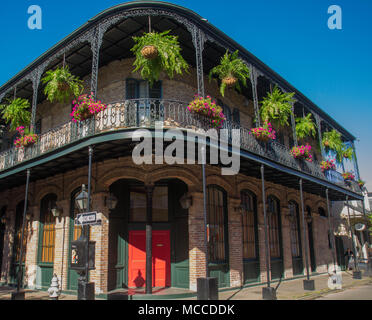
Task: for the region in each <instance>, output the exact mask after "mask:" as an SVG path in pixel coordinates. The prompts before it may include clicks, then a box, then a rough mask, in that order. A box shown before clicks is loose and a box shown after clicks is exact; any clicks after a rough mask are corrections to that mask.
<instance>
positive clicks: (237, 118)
mask: <svg viewBox="0 0 372 320" xmlns="http://www.w3.org/2000/svg"><path fill="white" fill-rule="evenodd" d="M233 121H234V122H235V123H236V124H237V125H240V112H239V109H238V108H234V111H233Z"/></svg>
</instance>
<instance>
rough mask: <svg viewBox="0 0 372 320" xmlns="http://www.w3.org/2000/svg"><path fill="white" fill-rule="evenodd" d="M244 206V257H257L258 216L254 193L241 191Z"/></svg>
mask: <svg viewBox="0 0 372 320" xmlns="http://www.w3.org/2000/svg"><path fill="white" fill-rule="evenodd" d="M241 201H242V206H243V259H257V257H258V252H257V217H256V212H255V198H254V195H253V194H252V193H251V192H250V191H248V190H243V191H242V192H241Z"/></svg>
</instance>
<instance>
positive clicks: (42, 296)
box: [0, 271, 372, 300]
mask: <svg viewBox="0 0 372 320" xmlns="http://www.w3.org/2000/svg"><path fill="white" fill-rule="evenodd" d="M304 279H306V278H301V279H295V280H288V281H283V282H282V283H280V285H279V287H278V289H277V298H278V300H312V299H316V298H319V297H321V296H323V295H326V294H328V293H334V292H340V291H342V290H345V289H347V288H351V287H355V286H360V285H364V284H368V283H372V277H367V276H365V275H364V272H363V278H362V279H360V280H357V279H353V277H352V272H350V271H347V272H345V271H344V272H342V289H341V290H331V289H329V288H328V274H323V275H317V276H312V277H311V279H312V280H315V290H314V291H305V290H304V289H303V280H304ZM277 285H278V283H272V285H271V286H272V287H274V288H275V287H277ZM264 286H265V285H260V286H254V287H248V288H243V289H235V290H229V291H222V292H220V293H219V299H220V300H262V287H264ZM14 290H15V289H14V288H10V287H0V300H10V298H11V292H13V291H14ZM25 291H26V300H49V296H48V293H47V292H46V291H37V290H25ZM76 299H77V297H76V296H74V295H67V294H64V293H62V294H61V295H60V297H59V300H76ZM96 300H101V299H96ZM182 300H196V297H192V298H182Z"/></svg>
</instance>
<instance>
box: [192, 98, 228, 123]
mask: <svg viewBox="0 0 372 320" xmlns="http://www.w3.org/2000/svg"><path fill="white" fill-rule="evenodd" d="M187 110H189V111H190V112H191V113H195V114H198V115H201V116H202V117H204V118H205V119H208V120H209V121H210V124H211V126H212V127H213V128H216V129H219V128H222V125H223V122H224V121H225V120H226V117H225V115H224V114H223V113H222V108H221V107H220V106H218V105H216V102H215V101H212V99H211V97H210V96H207V98H203V97H200V96H199V95H195V99H194V100H193V101H191V102H190V103H189V105H188V106H187Z"/></svg>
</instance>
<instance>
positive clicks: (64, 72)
mask: <svg viewBox="0 0 372 320" xmlns="http://www.w3.org/2000/svg"><path fill="white" fill-rule="evenodd" d="M41 81H42V82H43V83H44V84H45V89H44V93H45V95H46V97H47V99H48V100H49V101H50V102H54V101H58V102H61V103H64V102H68V101H69V99H70V98H71V97H77V96H79V95H80V94H81V92H82V91H83V81H82V80H80V79H79V77H76V76H74V75H72V74H71V73H70V70H69V68H68V66H63V67H59V68H57V69H55V70H49V71H47V72H46V74H45V77H44V78H42V79H41Z"/></svg>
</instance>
